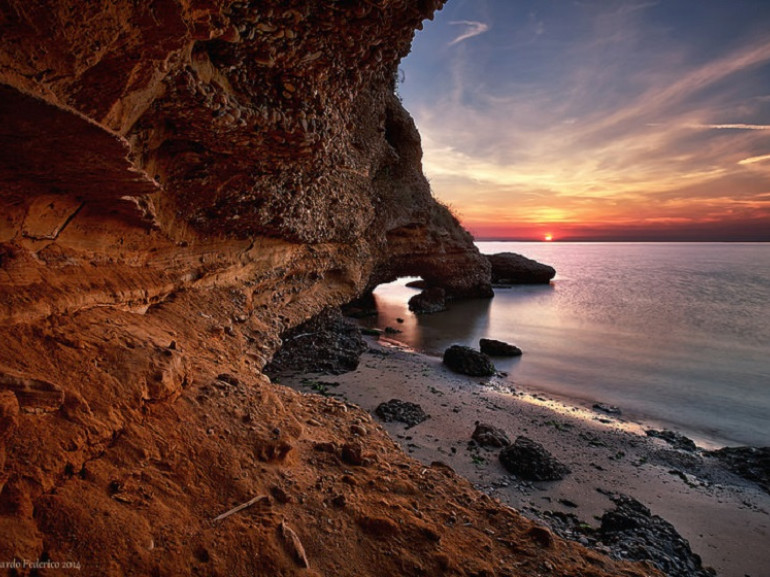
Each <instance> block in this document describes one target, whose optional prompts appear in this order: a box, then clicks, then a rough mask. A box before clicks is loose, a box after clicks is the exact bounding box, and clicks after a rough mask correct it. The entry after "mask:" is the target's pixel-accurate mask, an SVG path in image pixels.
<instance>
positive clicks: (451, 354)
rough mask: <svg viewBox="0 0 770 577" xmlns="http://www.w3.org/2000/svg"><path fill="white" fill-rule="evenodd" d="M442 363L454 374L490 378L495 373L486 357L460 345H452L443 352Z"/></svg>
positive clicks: (493, 367)
mask: <svg viewBox="0 0 770 577" xmlns="http://www.w3.org/2000/svg"><path fill="white" fill-rule="evenodd" d="M443 361H444V364H445V365H446V366H448V367H449V368H450V369H452V370H453V371H454V372H456V373H460V374H463V375H470V376H472V377H491V376H492V375H494V374H495V372H496V369H495V365H494V364H492V361H491V360H490V358H489V357H488V356H487V355H485V354H484V353H481V352H479V351H477V350H474V349H472V348H470V347H465V346H462V345H452V346H451V347H449V348H448V349H447V350H445V351H444V359H443Z"/></svg>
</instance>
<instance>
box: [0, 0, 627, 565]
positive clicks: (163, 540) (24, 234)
mask: <svg viewBox="0 0 770 577" xmlns="http://www.w3.org/2000/svg"><path fill="white" fill-rule="evenodd" d="M440 5H441V2H440V0H419V1H411V2H408V1H406V0H373V1H362V2H352V1H343V0H336V1H335V0H324V1H309V0H292V1H288V2H277V1H265V0H261V1H259V2H256V1H254V2H230V1H224V0H156V1H154V2H131V1H129V0H112V1H111V2H80V1H75V0H59V1H55V2H44V1H30V0H4V1H2V2H0V39H1V40H0V148H1V149H2V155H0V419H1V420H0V534H2V535H3V539H1V540H0V561H3V562H6V561H11V560H16V561H15V562H17V566H16V571H17V573H18V574H39V575H47V574H57V575H58V574H61V571H62V570H63V569H65V568H67V567H66V564H67V563H72V564H78V566H79V567H80V570H81V574H84V575H179V574H206V575H252V574H258V575H278V574H282V575H288V574H293V573H295V572H298V573H299V572H303V573H307V574H325V575H362V574H372V575H394V574H426V573H427V574H436V572H437V571H448V572H452V571H453V572H455V573H458V574H462V573H463V572H465V574H499V575H504V574H515V575H518V574H528V573H529V572H530V570H531V569H533V568H534V567H541V566H545V567H550V569H549V570H550V571H551V572H552V573H553V574H562V573H564V572H565V571H570V570H572V569H576V568H578V569H580V568H588V567H590V568H591V569H590V571H591V572H593V574H596V575H605V574H617V573H615V571H616V566H615V565H613V564H612V563H610V562H609V561H607V560H604V559H600V558H598V557H597V556H596V555H593V554H591V553H588V552H586V551H583V550H578V549H575V548H574V547H571V546H567V545H565V544H563V543H561V542H557V541H554V540H553V539H552V538H551V537H550V536H548V535H546V536H544V535H543V530H541V529H537V528H532V526H531V525H530V524H529V523H528V522H526V521H524V520H522V519H521V518H519V517H518V515H516V514H515V513H513V512H511V511H509V510H506V509H504V508H502V507H500V506H499V505H496V504H494V503H492V502H491V501H489V500H488V499H486V498H484V497H482V496H480V495H478V494H476V493H474V492H473V491H472V490H471V489H470V487H469V486H468V485H467V484H466V483H464V482H463V481H461V480H459V479H457V478H456V477H454V476H453V475H452V474H451V473H449V472H447V471H446V470H444V469H441V468H430V469H423V468H421V467H419V466H418V465H416V464H415V463H414V462H412V461H410V460H409V459H408V458H407V457H405V456H404V455H402V454H401V453H399V451H398V450H397V448H396V447H395V446H394V445H393V444H392V443H391V442H390V441H389V440H388V439H387V437H386V436H385V435H384V433H383V432H382V431H381V430H380V429H379V427H377V426H376V425H374V424H373V423H371V421H370V419H369V417H368V416H367V415H365V414H363V413H361V412H360V411H357V410H355V409H353V408H349V407H346V406H345V405H342V404H340V403H337V402H333V401H329V400H322V399H316V398H311V397H301V396H299V395H297V394H295V393H292V392H291V391H289V390H285V389H283V388H281V387H276V386H275V385H272V384H271V383H269V381H268V380H267V378H266V377H264V376H263V375H262V368H263V366H264V365H265V364H266V362H267V361H268V360H269V359H270V358H271V356H272V355H273V353H274V351H275V350H276V349H277V347H278V346H279V344H280V340H279V335H280V334H281V333H282V332H284V331H285V330H287V329H288V328H290V327H293V326H295V325H297V324H299V323H300V322H302V321H305V320H307V319H308V318H309V317H311V316H313V315H314V314H316V313H318V312H319V311H321V310H322V309H324V308H325V307H328V306H335V305H339V304H342V303H345V302H348V301H350V300H351V299H353V298H355V297H356V296H359V295H360V294H361V293H362V292H364V291H366V290H367V289H370V288H372V287H373V286H376V284H378V283H380V282H384V281H387V280H391V279H393V278H395V277H396V276H399V275H405V274H415V273H416V274H421V275H422V276H424V277H425V278H426V279H427V280H429V281H430V282H431V284H433V285H437V286H441V287H443V288H445V289H446V290H447V292H448V293H449V294H450V295H454V296H488V295H489V294H490V290H489V266H488V264H487V263H486V261H485V260H484V259H482V258H481V257H480V256H479V254H478V252H477V251H476V250H475V249H474V248H473V247H472V245H471V239H470V237H469V236H468V234H467V233H465V232H464V231H463V230H462V229H461V227H460V226H459V225H458V224H457V223H456V222H455V221H454V219H452V218H451V215H449V214H448V212H447V211H446V210H445V209H444V208H442V207H440V206H439V205H437V204H436V203H435V202H434V201H433V200H432V198H431V197H430V191H429V189H428V186H427V183H426V181H425V179H424V177H423V176H422V174H421V169H420V148H419V137H418V135H417V132H416V130H415V128H414V124H413V123H412V121H411V119H410V118H409V116H408V114H407V113H406V112H405V111H404V110H403V109H402V107H401V106H400V103H399V102H398V100H397V99H396V98H395V97H394V95H393V79H394V78H395V71H396V66H397V62H398V60H399V59H400V58H401V57H403V56H404V55H405V54H406V53H407V52H408V50H409V46H410V42H411V38H412V35H413V31H414V30H415V29H416V28H419V27H420V25H421V22H422V20H423V19H424V18H426V17H430V16H431V15H432V13H433V11H434V10H436V9H437V8H439V7H440ZM460 271H462V274H459V273H460ZM427 494H430V495H431V503H430V504H428V503H426V502H424V500H423V496H425V495H427ZM255 497H259V498H257V499H254V498H255ZM247 501H253V503H252V505H251V506H250V507H249V508H247V509H244V510H243V512H238V513H234V514H233V515H231V516H230V517H227V518H225V519H221V520H214V519H215V518H216V517H217V516H218V515H219V514H221V513H223V512H225V511H227V510H229V509H230V508H231V507H234V506H235V505H238V504H240V503H243V502H247ZM450 512H451V515H450ZM452 519H454V520H453V521H452ZM466 519H468V520H469V521H468V522H469V523H471V524H472V525H473V526H474V528H473V529H469V528H468V527H469V526H468V525H467V524H466ZM450 521H451V522H450ZM485 531H486V532H485ZM492 534H494V535H498V536H499V535H502V536H503V537H499V538H495V537H491V536H490V535H492ZM482 550H485V553H484V554H483V555H481V556H480V555H479V554H478V552H479V551H482ZM35 560H39V561H40V562H41V563H43V565H40V567H41V568H38V569H35V571H37V573H34V572H33V571H32V570H31V569H30V567H29V566H27V567H25V566H24V562H25V561H26V562H32V561H35ZM45 563H48V564H49V565H47V566H46V565H45ZM55 564H58V565H55ZM544 564H545V565H544ZM308 565H309V566H310V568H309V569H307V566H308ZM6 566H7V565H6ZM46 567H48V568H46ZM559 567H564V571H562V570H561V569H558V568H559ZM586 574H588V573H586ZM629 574H631V573H629Z"/></svg>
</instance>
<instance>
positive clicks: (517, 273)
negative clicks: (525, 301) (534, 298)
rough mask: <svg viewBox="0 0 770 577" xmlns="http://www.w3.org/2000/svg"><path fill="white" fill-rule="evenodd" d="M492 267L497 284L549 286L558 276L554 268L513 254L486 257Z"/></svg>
mask: <svg viewBox="0 0 770 577" xmlns="http://www.w3.org/2000/svg"><path fill="white" fill-rule="evenodd" d="M484 256H486V257H487V260H488V261H489V263H490V264H491V265H492V282H493V283H495V284H548V283H550V282H551V279H552V278H553V277H554V276H556V270H555V269H554V268H553V267H552V266H548V265H547V264H542V263H539V262H537V261H534V260H532V259H529V258H527V257H525V256H522V255H520V254H516V253H513V252H500V253H497V254H487V255H484Z"/></svg>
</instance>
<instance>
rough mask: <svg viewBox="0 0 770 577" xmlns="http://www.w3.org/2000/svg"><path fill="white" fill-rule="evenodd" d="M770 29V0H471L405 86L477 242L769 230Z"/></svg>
mask: <svg viewBox="0 0 770 577" xmlns="http://www.w3.org/2000/svg"><path fill="white" fill-rule="evenodd" d="M688 6H689V8H692V10H690V9H689V8H688ZM767 30H770V3H766V2H765V3H763V2H762V1H760V0H756V1H753V0H747V1H746V2H744V3H741V4H734V3H727V2H721V1H718V0H697V1H696V0H681V1H680V2H677V3H666V2H647V1H641V0H640V1H634V0H629V1H628V2H596V3H591V2H586V3H582V2H581V3H568V4H567V3H554V2H528V1H526V0H520V1H517V2H503V1H501V0H474V1H467V0H455V1H454V2H450V3H448V4H447V5H446V7H445V8H444V10H443V11H442V12H440V13H439V15H438V17H437V18H436V20H435V21H434V22H432V23H430V24H429V25H427V26H426V28H425V30H424V31H423V32H421V33H420V34H418V36H417V38H416V41H415V45H414V47H413V53H412V55H411V56H410V57H409V58H407V60H406V61H405V62H404V64H403V66H402V68H403V72H404V77H405V81H404V82H403V84H402V85H401V86H400V87H399V92H400V93H401V95H402V96H403V99H404V102H405V104H406V106H407V108H408V109H409V110H410V112H411V113H412V114H413V116H414V117H415V120H416V122H417V125H418V128H419V129H420V133H421V135H422V139H423V150H424V159H423V165H424V170H425V173H426V175H427V176H428V178H429V180H430V182H431V187H432V189H433V191H434V194H435V195H436V197H438V198H439V199H440V200H442V201H443V202H445V203H447V204H449V205H450V206H452V207H453V208H454V209H455V211H456V213H457V214H458V216H459V217H460V219H461V221H462V222H463V224H464V225H465V226H466V227H467V228H468V229H469V230H470V231H471V232H472V233H474V235H476V236H477V237H479V238H492V237H494V238H515V239H531V240H542V239H543V237H544V235H545V234H547V233H552V234H553V236H554V240H575V239H595V240H602V239H604V240H770V34H768V32H767Z"/></svg>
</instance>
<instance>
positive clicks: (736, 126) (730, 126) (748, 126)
mask: <svg viewBox="0 0 770 577" xmlns="http://www.w3.org/2000/svg"><path fill="white" fill-rule="evenodd" d="M696 128H713V129H716V130H770V125H768V124H706V125H703V126H697V127H696Z"/></svg>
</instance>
